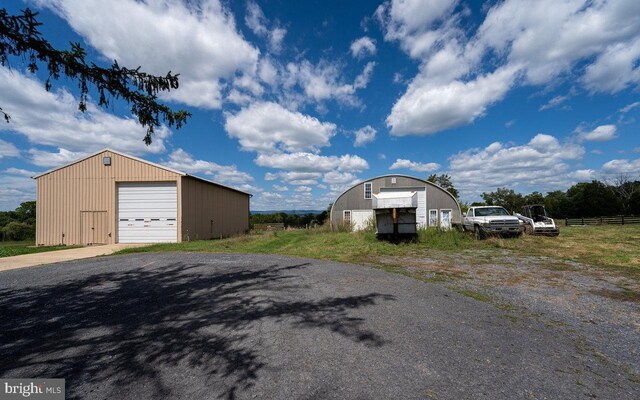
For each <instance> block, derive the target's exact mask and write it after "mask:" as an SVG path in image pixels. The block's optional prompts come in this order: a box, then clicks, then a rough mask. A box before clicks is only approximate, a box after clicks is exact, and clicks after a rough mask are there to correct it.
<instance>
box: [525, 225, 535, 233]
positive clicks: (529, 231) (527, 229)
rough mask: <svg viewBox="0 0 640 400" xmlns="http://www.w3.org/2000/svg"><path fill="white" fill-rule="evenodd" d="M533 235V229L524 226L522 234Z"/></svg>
mask: <svg viewBox="0 0 640 400" xmlns="http://www.w3.org/2000/svg"><path fill="white" fill-rule="evenodd" d="M532 233H533V228H532V227H531V225H525V226H524V234H525V235H531V234H532Z"/></svg>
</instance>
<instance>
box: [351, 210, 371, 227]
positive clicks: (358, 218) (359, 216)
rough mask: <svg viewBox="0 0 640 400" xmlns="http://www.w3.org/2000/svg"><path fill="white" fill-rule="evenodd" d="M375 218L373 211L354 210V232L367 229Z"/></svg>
mask: <svg viewBox="0 0 640 400" xmlns="http://www.w3.org/2000/svg"><path fill="white" fill-rule="evenodd" d="M373 218H375V216H374V214H373V210H352V211H351V223H352V224H353V230H354V231H361V230H363V229H365V228H366V227H367V226H369V224H371V222H372V221H373Z"/></svg>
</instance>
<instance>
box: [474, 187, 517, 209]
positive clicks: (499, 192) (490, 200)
mask: <svg viewBox="0 0 640 400" xmlns="http://www.w3.org/2000/svg"><path fill="white" fill-rule="evenodd" d="M480 197H482V199H483V200H484V202H485V203H486V204H487V205H488V206H502V207H504V208H506V209H507V211H509V212H513V211H520V209H521V208H522V206H523V205H524V204H525V199H524V197H523V196H522V195H521V194H520V193H516V192H515V191H514V190H513V189H507V188H498V189H496V191H495V192H490V193H482V194H481V195H480Z"/></svg>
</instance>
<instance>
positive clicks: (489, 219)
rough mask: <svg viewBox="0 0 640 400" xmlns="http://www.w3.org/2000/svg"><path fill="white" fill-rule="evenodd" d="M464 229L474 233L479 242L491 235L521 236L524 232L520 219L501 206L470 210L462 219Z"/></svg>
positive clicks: (472, 208)
mask: <svg viewBox="0 0 640 400" xmlns="http://www.w3.org/2000/svg"><path fill="white" fill-rule="evenodd" d="M462 227H463V229H464V230H465V231H471V232H473V233H474V235H475V237H476V239H479V240H481V239H485V238H486V237H487V236H489V235H500V236H503V237H510V236H511V237H513V236H520V235H521V234H522V232H523V230H524V227H523V226H522V224H521V223H520V219H518V217H516V216H513V215H510V214H509V211H507V210H506V209H505V208H504V207H499V206H481V207H471V208H469V210H468V211H467V212H466V213H465V214H464V217H463V219H462Z"/></svg>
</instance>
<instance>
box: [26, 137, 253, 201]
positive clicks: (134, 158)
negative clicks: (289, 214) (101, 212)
mask: <svg viewBox="0 0 640 400" xmlns="http://www.w3.org/2000/svg"><path fill="white" fill-rule="evenodd" d="M107 151H108V152H110V153H114V154H117V155H119V156H122V157H127V158H130V159H132V160H136V161H139V162H141V163H145V164H148V165H151V166H153V167H156V168H160V169H163V170H165V171H169V172H173V173H175V174H178V175H181V176H187V177H190V178H194V179H197V180H200V181H203V182H206V183H210V184H213V185H217V186H221V187H224V188H227V189H229V190H234V191H236V192H240V193H243V194H246V195H248V196H253V195H252V194H251V193H247V192H244V191H242V190H238V189H236V188H232V187H230V186H226V185H222V184H220V183H218V182H214V181H210V180H208V179H204V178H201V177H199V176H196V175H191V174H188V173H186V172H183V171H179V170H177V169H173V168H169V167H167V166H164V165H161V164H156V163H154V162H151V161H148V160H145V159H142V158H138V157H135V156H132V155H129V154H125V153H122V152H120V151H117V150H113V149H109V148H105V149H102V150H100V151H97V152H95V153H93V154H89V155H88V156H85V157H82V158H80V159H78V160H75V161H72V162H70V163H67V164H64V165H61V166H59V167H56V168H53V169H50V170H48V171H45V172H42V173H40V174H38V175H34V176H32V178H33V179H38V178H40V177H42V176H44V175H47V174H50V173H52V172H55V171H58V170H61V169H63V168H67V167H69V166H71V165H74V164H78V163H80V162H82V161H85V160H88V159H89V158H91V157H95V156H97V155H98V154H101V153H104V152H107Z"/></svg>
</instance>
